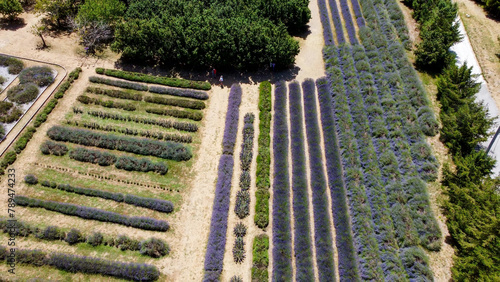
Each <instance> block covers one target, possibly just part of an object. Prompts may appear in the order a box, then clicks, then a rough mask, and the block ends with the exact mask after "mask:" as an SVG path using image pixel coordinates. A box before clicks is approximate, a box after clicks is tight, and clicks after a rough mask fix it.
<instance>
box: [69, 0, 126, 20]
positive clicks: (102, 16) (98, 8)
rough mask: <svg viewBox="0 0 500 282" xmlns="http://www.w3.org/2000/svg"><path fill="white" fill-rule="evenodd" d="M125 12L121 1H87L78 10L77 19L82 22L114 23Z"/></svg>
mask: <svg viewBox="0 0 500 282" xmlns="http://www.w3.org/2000/svg"><path fill="white" fill-rule="evenodd" d="M124 11H125V4H123V2H122V1H119V0H86V1H85V3H83V5H81V6H80V9H78V14H77V16H76V19H77V20H78V21H80V22H97V21H104V22H107V23H112V22H114V21H116V20H117V19H119V18H120V17H121V16H122V15H123V13H124Z"/></svg>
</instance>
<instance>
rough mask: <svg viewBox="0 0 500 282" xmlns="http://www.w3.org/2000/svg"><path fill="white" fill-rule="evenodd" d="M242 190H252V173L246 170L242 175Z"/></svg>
mask: <svg viewBox="0 0 500 282" xmlns="http://www.w3.org/2000/svg"><path fill="white" fill-rule="evenodd" d="M240 188H241V190H248V189H250V171H248V170H244V171H242V172H241V174H240Z"/></svg>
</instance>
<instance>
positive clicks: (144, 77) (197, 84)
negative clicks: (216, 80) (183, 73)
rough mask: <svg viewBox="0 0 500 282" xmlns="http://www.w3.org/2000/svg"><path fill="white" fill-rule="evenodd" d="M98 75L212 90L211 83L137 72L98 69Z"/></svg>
mask: <svg viewBox="0 0 500 282" xmlns="http://www.w3.org/2000/svg"><path fill="white" fill-rule="evenodd" d="M95 71H96V73H98V74H104V75H107V76H112V77H118V78H122V79H126V80H132V81H141V82H146V83H155V84H163V85H167V86H173V87H179V88H193V89H201V90H210V88H211V86H210V83H208V82H205V81H194V80H187V79H181V78H172V77H164V76H153V75H148V74H142V73H137V72H128V71H122V70H113V69H104V68H96V70H95Z"/></svg>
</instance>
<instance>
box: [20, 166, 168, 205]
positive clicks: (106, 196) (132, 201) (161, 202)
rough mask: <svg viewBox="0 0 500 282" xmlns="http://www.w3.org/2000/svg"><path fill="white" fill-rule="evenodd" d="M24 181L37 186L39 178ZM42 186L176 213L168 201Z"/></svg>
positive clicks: (47, 183) (51, 184) (49, 184)
mask: <svg viewBox="0 0 500 282" xmlns="http://www.w3.org/2000/svg"><path fill="white" fill-rule="evenodd" d="M24 181H25V182H26V183H28V184H30V185H35V184H37V183H38V178H37V177H36V176H34V175H32V174H28V175H26V176H25V178H24ZM40 184H41V185H42V186H45V187H48V188H54V189H59V190H62V191H66V192H71V193H76V194H79V195H85V196H89V197H99V198H103V199H107V200H112V201H115V202H119V203H121V202H124V203H127V204H131V205H134V206H137V207H143V208H147V209H151V210H155V211H159V212H164V213H171V212H173V211H174V204H173V203H172V202H170V201H166V200H160V199H154V198H145V197H139V196H135V195H131V194H123V193H114V192H108V191H103V190H98V189H92V188H83V187H77V186H72V185H70V184H57V183H56V182H53V181H48V180H44V181H41V182H40Z"/></svg>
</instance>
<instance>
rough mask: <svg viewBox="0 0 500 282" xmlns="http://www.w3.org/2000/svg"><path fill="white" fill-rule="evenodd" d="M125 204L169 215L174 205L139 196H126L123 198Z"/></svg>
mask: <svg viewBox="0 0 500 282" xmlns="http://www.w3.org/2000/svg"><path fill="white" fill-rule="evenodd" d="M124 201H125V203H127V204H131V205H134V206H138V207H143V208H147V209H152V210H155V211H160V212H165V213H171V212H173V211H174V204H172V202H170V201H166V200H160V199H154V198H144V197H139V196H134V195H130V194H126V195H125V198H124Z"/></svg>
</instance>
